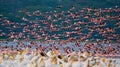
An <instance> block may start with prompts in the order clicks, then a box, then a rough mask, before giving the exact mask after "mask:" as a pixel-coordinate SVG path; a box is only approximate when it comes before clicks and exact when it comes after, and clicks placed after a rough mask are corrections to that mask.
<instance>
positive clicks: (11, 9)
mask: <svg viewBox="0 0 120 67" xmlns="http://www.w3.org/2000/svg"><path fill="white" fill-rule="evenodd" d="M57 6H61V9H59V10H58V11H68V10H69V9H70V8H71V7H72V6H75V11H76V12H77V11H78V10H80V9H83V8H87V7H90V8H102V9H105V8H112V7H114V6H120V0H104V1H101V0H0V15H3V16H0V18H5V17H6V18H7V19H9V20H10V21H12V22H16V23H25V24H28V25H31V24H30V23H26V22H24V21H22V20H21V18H22V17H26V18H29V19H32V20H34V19H36V18H40V19H44V18H42V17H36V16H32V17H27V16H26V15H24V14H23V13H20V12H19V11H20V10H24V11H29V12H33V11H36V10H39V11H41V12H42V13H44V12H47V11H48V12H49V11H54V10H56V7H57ZM111 14H112V15H115V16H118V15H120V13H114V12H113V13H110V14H108V15H111ZM63 20H64V19H63ZM80 20H84V21H86V22H87V21H88V20H86V19H84V18H80ZM71 21H72V22H71V24H72V23H73V22H75V21H74V20H72V19H71ZM118 21H119V20H108V21H106V22H109V23H108V24H107V25H106V27H111V28H113V29H114V28H115V27H116V25H114V23H115V22H118ZM60 22H61V21H59V22H58V23H56V24H58V25H59V23H60ZM0 23H1V24H4V22H2V21H0ZM39 25H41V26H46V25H44V24H39ZM65 25H66V24H65ZM82 26H83V28H84V27H85V26H84V25H82ZM8 27H11V26H8ZM58 28H59V27H58ZM0 29H1V30H3V32H5V33H6V34H9V33H10V32H11V31H13V32H18V33H19V32H21V31H23V29H22V27H20V28H18V29H13V30H11V31H8V29H6V27H5V26H1V25H0ZM31 30H32V28H31ZM71 31H72V30H71V29H66V30H63V29H61V30H60V31H57V32H48V31H45V32H48V34H49V35H50V36H52V35H54V34H63V33H64V32H71ZM119 31H120V29H117V30H116V31H115V32H114V33H115V34H118V35H119V34H120V32H119ZM88 32H89V31H88V30H84V29H83V30H82V33H88ZM0 33H1V32H0ZM95 34H97V36H94V35H95ZM24 35H26V36H27V35H28V34H26V33H25V34H24ZM39 35H41V33H39ZM92 35H93V36H92V37H90V38H88V39H94V38H95V39H105V38H104V37H102V36H101V35H99V34H98V32H94V33H92ZM75 36H77V37H81V36H82V35H76V34H73V35H71V37H75ZM119 36H120V35H119ZM7 38H8V36H3V37H0V39H7ZM30 38H31V39H32V37H30ZM51 39H54V38H51ZM60 39H67V38H66V37H64V36H63V37H62V36H61V38H60ZM112 40H113V41H116V39H115V38H114V39H112Z"/></svg>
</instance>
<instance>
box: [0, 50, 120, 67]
mask: <svg viewBox="0 0 120 67" xmlns="http://www.w3.org/2000/svg"><path fill="white" fill-rule="evenodd" d="M0 67H120V58H115V57H114V58H110V57H109V58H105V57H98V56H97V57H89V54H88V53H87V52H84V53H81V54H76V53H75V52H73V53H70V54H66V55H63V54H60V53H58V52H56V51H49V52H47V53H44V52H40V53H39V54H36V52H34V53H32V54H27V53H26V51H20V52H18V54H16V55H9V54H8V55H1V56H0Z"/></svg>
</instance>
